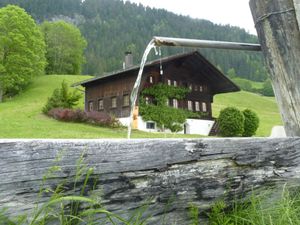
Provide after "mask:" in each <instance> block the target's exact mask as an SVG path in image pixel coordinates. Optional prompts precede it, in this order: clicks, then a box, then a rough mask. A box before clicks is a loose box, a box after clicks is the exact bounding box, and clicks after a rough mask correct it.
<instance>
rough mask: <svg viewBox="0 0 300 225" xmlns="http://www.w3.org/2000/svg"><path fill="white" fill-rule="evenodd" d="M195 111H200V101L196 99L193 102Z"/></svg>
mask: <svg viewBox="0 0 300 225" xmlns="http://www.w3.org/2000/svg"><path fill="white" fill-rule="evenodd" d="M195 111H196V112H199V111H200V102H198V101H196V102H195Z"/></svg>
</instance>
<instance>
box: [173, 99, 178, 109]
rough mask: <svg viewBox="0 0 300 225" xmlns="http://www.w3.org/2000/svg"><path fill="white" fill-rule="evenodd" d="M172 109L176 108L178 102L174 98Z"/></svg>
mask: <svg viewBox="0 0 300 225" xmlns="http://www.w3.org/2000/svg"><path fill="white" fill-rule="evenodd" d="M173 107H174V108H176V109H177V108H178V100H177V99H176V98H173Z"/></svg>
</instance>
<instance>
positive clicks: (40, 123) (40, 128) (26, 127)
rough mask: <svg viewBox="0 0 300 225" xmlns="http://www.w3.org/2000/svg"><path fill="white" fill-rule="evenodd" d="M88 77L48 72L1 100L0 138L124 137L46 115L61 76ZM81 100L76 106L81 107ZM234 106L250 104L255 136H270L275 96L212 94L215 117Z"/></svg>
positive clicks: (135, 134)
mask: <svg viewBox="0 0 300 225" xmlns="http://www.w3.org/2000/svg"><path fill="white" fill-rule="evenodd" d="M87 78H90V77H88V76H74V75H73V76H71V75H51V76H41V77H38V78H37V79H35V81H34V82H33V83H32V84H31V85H30V86H29V87H28V89H27V90H25V91H24V92H23V93H22V94H20V95H19V96H16V97H14V98H13V99H10V100H7V101H5V102H3V103H1V104H0V138H126V136H127V131H126V129H110V128H102V127H96V126H92V125H86V124H79V123H65V122H59V121H56V120H54V119H51V118H48V117H47V116H45V115H43V114H42V112H41V110H42V108H43V106H44V104H45V103H46V101H47V98H48V97H49V96H50V95H51V94H52V92H53V90H54V89H55V88H57V87H59V86H60V84H61V82H62V81H63V80H66V82H67V83H68V84H72V83H75V82H78V81H80V80H84V79H87ZM83 105H84V100H83V99H81V100H80V104H79V107H80V108H83ZM227 106H236V107H238V108H240V109H245V108H250V109H253V110H254V111H256V112H257V113H258V116H259V118H260V121H261V122H260V127H259V129H258V132H257V136H269V134H270V131H271V128H272V126H274V125H280V124H281V119H280V116H279V113H278V109H277V105H276V102H275V100H274V98H270V97H262V96H259V95H256V94H252V93H248V92H239V93H231V94H222V95H217V96H215V103H214V104H213V112H214V116H215V117H216V116H217V115H218V114H219V111H220V110H221V109H222V108H225V107H227ZM132 137H133V138H164V137H167V138H169V137H175V138H181V137H185V138H194V137H200V136H199V135H174V134H159V133H147V132H142V131H133V134H132Z"/></svg>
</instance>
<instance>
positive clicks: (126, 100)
mask: <svg viewBox="0 0 300 225" xmlns="http://www.w3.org/2000/svg"><path fill="white" fill-rule="evenodd" d="M123 106H129V95H123Z"/></svg>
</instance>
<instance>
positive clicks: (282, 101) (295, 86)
mask: <svg viewBox="0 0 300 225" xmlns="http://www.w3.org/2000/svg"><path fill="white" fill-rule="evenodd" d="M294 3H296V4H295V5H298V3H299V2H298V0H295V1H294V2H293V0H250V7H251V11H252V15H253V19H254V22H255V25H256V30H257V33H258V37H259V40H260V44H261V48H262V52H263V55H264V59H265V61H266V65H267V67H268V69H269V73H270V76H271V80H272V85H273V89H274V92H275V96H276V99H277V102H278V105H279V109H280V112H281V117H282V119H283V122H284V126H285V130H286V133H287V135H288V136H300V57H299V55H300V32H299V26H298V25H299V24H298V22H297V16H298V18H299V13H300V12H297V13H296V11H295V5H294ZM298 6H299V5H298ZM298 6H297V9H298V8H299V7H298Z"/></svg>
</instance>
